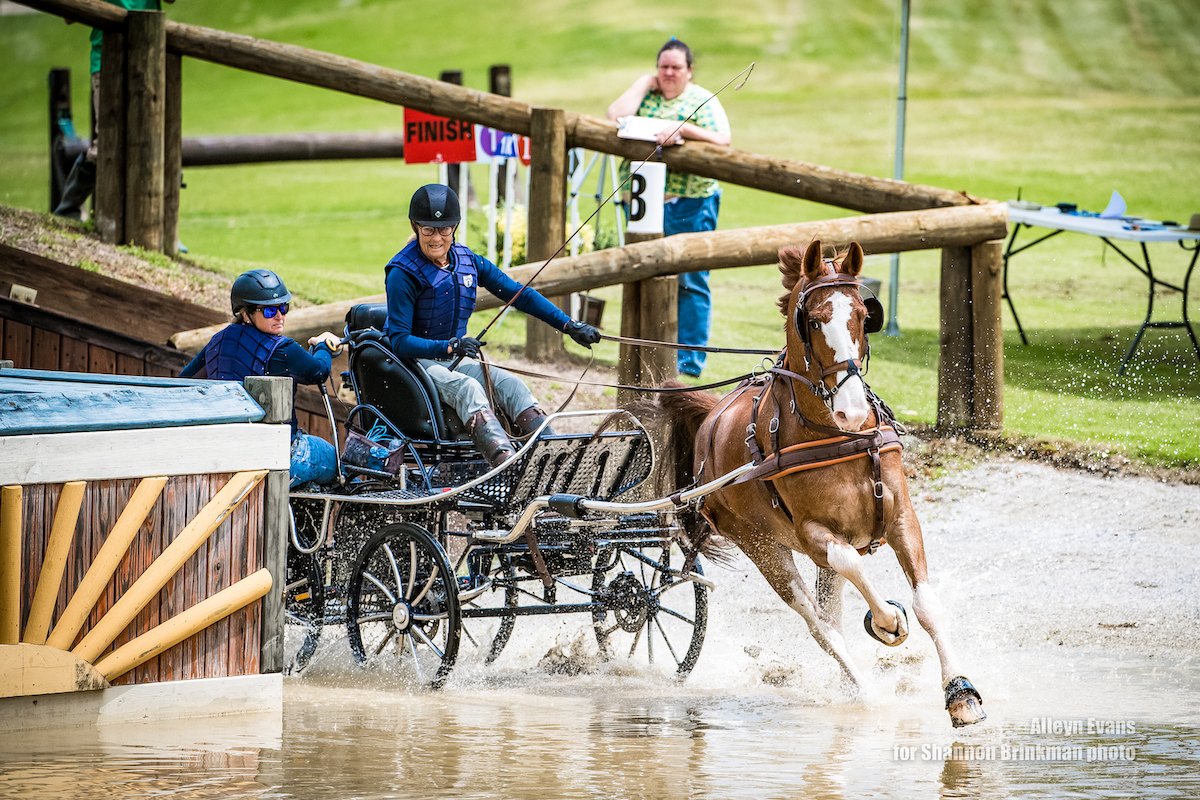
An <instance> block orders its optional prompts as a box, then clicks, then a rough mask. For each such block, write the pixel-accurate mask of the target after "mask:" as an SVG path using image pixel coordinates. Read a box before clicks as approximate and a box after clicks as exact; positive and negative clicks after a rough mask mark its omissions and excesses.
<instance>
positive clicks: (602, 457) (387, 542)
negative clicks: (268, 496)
mask: <svg viewBox="0 0 1200 800" xmlns="http://www.w3.org/2000/svg"><path fill="white" fill-rule="evenodd" d="M385 315H386V309H385V307H384V306H383V305H359V306H355V307H354V308H352V309H351V310H350V312H349V313H348V314H347V318H346V319H347V326H346V339H347V342H348V346H349V348H350V359H349V360H350V368H349V372H348V373H347V374H346V377H347V378H348V381H349V384H350V386H351V388H353V390H354V392H355V395H356V397H357V399H358V405H356V406H355V407H354V408H353V409H352V410H351V411H350V413H349V415H348V420H347V429H348V430H350V431H352V434H351V436H352V437H353V440H352V442H351V446H350V447H348V452H352V451H354V449H355V445H362V444H364V443H366V442H367V441H368V439H367V437H366V434H367V433H371V434H372V437H373V438H372V440H373V441H377V442H380V443H382V442H384V441H387V442H388V446H387V447H386V448H383V447H381V448H379V449H377V450H375V455H374V456H372V457H371V459H370V460H369V461H368V460H366V459H351V458H347V459H342V462H341V463H339V480H338V483H337V484H336V485H333V486H328V487H317V486H307V487H299V489H298V490H297V491H293V492H292V493H291V509H292V518H293V525H292V536H291V546H290V548H289V553H288V581H287V597H286V608H287V619H288V623H289V624H288V630H289V640H290V645H291V647H292V648H293V650H294V652H295V656H294V658H293V669H303V668H304V667H305V666H306V665H307V663H308V661H309V659H310V658H311V657H312V655H313V653H314V651H315V649H316V647H317V644H318V641H319V639H320V636H321V634H322V631H323V629H326V628H327V627H328V626H334V625H342V624H344V625H345V627H346V635H347V637H348V640H349V645H350V650H351V652H352V653H353V655H354V657H355V659H357V660H358V661H360V662H363V663H368V664H370V663H383V662H386V663H390V664H391V665H393V666H394V667H395V666H399V667H400V668H402V669H404V670H406V671H409V672H410V673H411V677H412V678H414V679H415V680H417V681H420V682H422V683H427V684H430V685H433V686H438V685H440V684H441V683H442V682H443V681H444V680H445V679H446V677H447V676H448V674H449V672H450V670H451V669H452V668H453V667H454V664H455V661H456V659H457V658H458V654H459V651H460V647H462V646H463V645H464V642H463V640H464V639H465V640H466V643H467V644H468V645H469V646H472V647H475V648H478V649H479V650H480V652H481V655H482V657H483V660H485V661H486V662H487V663H491V662H492V661H493V660H495V659H496V657H497V656H499V655H500V652H501V651H502V650H503V648H504V646H505V644H506V643H507V642H508V640H509V638H510V636H511V635H512V633H513V630H514V628H515V626H516V624H517V620H518V618H519V617H523V616H531V615H539V614H570V613H578V614H586V615H588V617H589V622H590V623H591V625H592V627H593V629H594V633H595V639H596V643H597V646H598V651H599V656H600V657H601V658H604V659H609V658H618V657H620V658H635V659H638V660H644V661H646V662H649V663H650V664H654V665H657V666H663V665H665V666H666V667H668V668H669V669H671V670H673V671H674V672H675V673H676V674H678V675H679V676H684V675H687V673H688V672H690V671H691V669H692V667H693V666H694V665H695V664H696V660H697V658H698V657H699V655H700V648H701V646H702V644H703V642H704V633H705V627H706V622H707V602H708V598H707V592H708V589H709V588H712V584H711V583H710V582H709V581H708V580H706V579H705V578H704V577H703V575H702V570H701V568H700V566H699V564H695V565H694V566H693V567H691V568H689V569H688V571H687V573H686V574H684V573H683V572H682V571H681V570H682V567H683V566H684V560H685V559H684V554H683V552H682V550H681V549H680V543H679V533H680V531H679V528H678V526H676V525H675V524H674V517H675V515H674V513H673V512H674V511H675V510H676V509H677V508H678V507H679V506H680V505H681V504H684V503H687V502H688V501H690V500H691V499H694V498H696V497H700V496H702V495H703V494H704V493H705V492H706V491H712V490H714V489H715V488H717V486H718V485H721V484H724V483H726V482H728V481H729V480H732V479H733V478H734V477H736V473H735V474H733V475H730V476H726V477H725V478H724V479H722V480H721V481H719V482H715V483H714V484H713V485H711V486H703V487H698V488H696V489H693V490H691V491H690V492H686V493H683V494H682V495H681V496H676V497H675V498H674V499H671V498H666V499H660V500H643V501H641V502H636V501H635V497H634V493H635V491H637V490H638V488H639V487H640V486H642V485H643V483H644V482H645V481H646V479H647V478H648V477H649V476H650V474H651V469H652V466H653V451H652V445H651V441H650V437H649V435H648V434H647V432H646V430H645V429H644V428H643V427H642V426H641V424H640V423H639V422H638V421H637V420H636V419H634V418H633V417H632V416H630V415H623V417H624V419H625V420H626V421H627V423H628V424H624V425H622V424H620V423H618V425H616V426H614V427H624V428H625V429H608V430H604V428H605V427H606V426H601V428H602V430H601V432H599V433H596V434H583V435H576V434H558V435H547V433H546V431H547V429H548V424H543V426H542V428H541V429H539V431H537V432H536V433H534V434H533V435H532V436H531V437H530V438H529V440H528V441H526V442H524V444H523V446H521V448H520V449H519V450H518V452H517V455H516V456H515V457H514V458H512V459H510V460H509V461H507V462H505V463H504V464H502V465H500V466H499V467H496V468H494V469H490V468H489V467H488V465H487V462H486V461H484V460H483V457H482V456H481V455H480V454H479V453H478V452H477V451H476V450H475V449H474V447H473V445H472V443H471V441H470V440H469V439H468V438H467V437H466V436H465V434H464V426H463V424H462V421H461V420H459V419H458V418H457V415H456V414H455V413H454V411H453V410H452V409H451V408H449V407H448V406H444V405H442V403H441V402H440V401H439V398H438V394H437V391H436V389H435V388H434V386H433V384H432V382H431V381H430V380H429V378H428V376H427V375H426V374H425V372H424V370H423V369H422V368H421V366H420V365H419V364H418V363H417V362H416V361H415V360H411V359H403V358H398V357H397V356H395V355H394V354H393V353H392V352H391V351H390V349H389V348H388V347H387V345H386V340H385V339H384V336H383V334H382V333H381V329H382V327H383V320H384V318H385ZM327 402H328V400H327ZM601 413H605V414H607V413H612V412H590V411H589V412H570V413H566V414H556V415H552V416H551V417H550V418H549V419H548V420H547V423H549V422H550V421H553V420H556V419H557V420H563V419H565V418H568V417H572V416H581V415H595V414H601ZM331 418H332V414H331ZM381 432H382V433H381ZM360 437H362V438H360ZM359 452H361V453H369V452H370V451H369V450H368V449H367V447H365V446H364V447H362V448H359ZM349 460H356V461H360V462H361V463H358V464H349V463H345V462H346V461H349ZM643 493H644V492H643Z"/></svg>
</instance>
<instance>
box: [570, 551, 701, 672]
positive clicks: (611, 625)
mask: <svg viewBox="0 0 1200 800" xmlns="http://www.w3.org/2000/svg"><path fill="white" fill-rule="evenodd" d="M670 559H671V547H670V545H665V546H663V545H655V546H651V547H638V546H634V545H616V546H614V547H613V548H611V549H605V550H603V551H601V552H600V553H599V554H598V555H597V557H596V565H597V566H596V570H595V571H594V572H593V573H592V590H593V591H595V592H597V599H598V600H600V601H601V602H603V603H604V604H605V610H604V611H597V612H594V613H593V614H592V627H593V628H594V629H595V632H596V641H597V642H598V643H599V645H600V655H601V657H602V658H604V659H606V660H607V659H615V658H628V659H638V660H642V659H645V660H646V661H647V662H648V663H649V664H651V665H653V666H659V665H664V664H665V665H667V666H668V667H674V670H675V674H676V675H677V676H678V677H680V678H682V677H685V676H686V675H687V674H688V673H689V672H691V671H692V667H694V666H696V660H697V659H698V658H699V657H700V648H701V647H702V646H703V644H704V632H705V629H706V628H707V626H708V589H707V588H705V587H704V586H702V585H701V584H699V583H696V582H694V581H686V580H683V579H681V578H679V577H677V576H674V575H671V573H670V572H669V567H670ZM676 568H678V565H676ZM695 571H696V572H697V573H698V574H703V572H702V571H701V569H700V565H699V564H696V567H695ZM608 576H612V577H611V578H609V579H608V580H607V581H606V578H608Z"/></svg>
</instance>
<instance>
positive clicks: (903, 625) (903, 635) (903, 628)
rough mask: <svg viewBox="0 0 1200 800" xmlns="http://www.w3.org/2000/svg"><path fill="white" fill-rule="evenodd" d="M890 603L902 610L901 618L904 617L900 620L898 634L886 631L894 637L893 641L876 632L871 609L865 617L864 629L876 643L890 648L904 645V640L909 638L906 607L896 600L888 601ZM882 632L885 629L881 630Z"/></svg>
mask: <svg viewBox="0 0 1200 800" xmlns="http://www.w3.org/2000/svg"><path fill="white" fill-rule="evenodd" d="M888 602H889V603H891V604H892V605H894V606H895V607H896V608H898V609H900V616H901V617H902V619H901V620H900V630H899V631H897V632H896V633H890V632H888V631H884V633H885V634H887V635H888V636H890V637H892V640H891V641H890V642H889V641H888V640H887V639H885V638H883V637H882V636H880V635H879V634H878V633H876V632H875V623H874V622H872V621H871V612H870V610H869V609H868V610H867V615H866V616H865V617H863V627H864V628H866V629H867V633H869V634H870V635H871V638H872V639H874V640H875V641H877V642H880V643H881V644H886V645H887V646H888V647H895V646H896V645H899V644H904V640H905V639H907V638H908V612H907V611H905V610H904V606H902V605H900V604H899V603H897V602H896V601H895V600H888ZM880 630H883V629H882V628H880Z"/></svg>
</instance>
